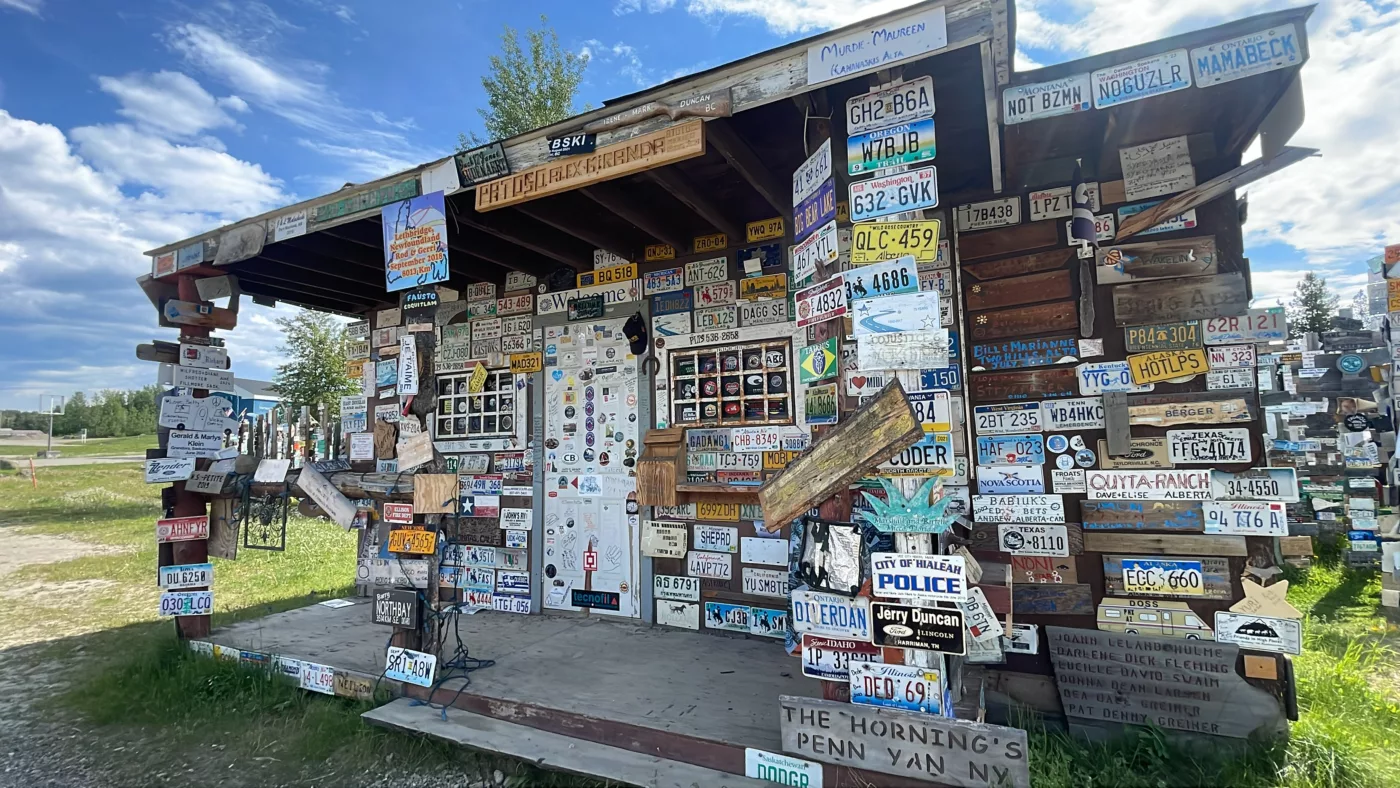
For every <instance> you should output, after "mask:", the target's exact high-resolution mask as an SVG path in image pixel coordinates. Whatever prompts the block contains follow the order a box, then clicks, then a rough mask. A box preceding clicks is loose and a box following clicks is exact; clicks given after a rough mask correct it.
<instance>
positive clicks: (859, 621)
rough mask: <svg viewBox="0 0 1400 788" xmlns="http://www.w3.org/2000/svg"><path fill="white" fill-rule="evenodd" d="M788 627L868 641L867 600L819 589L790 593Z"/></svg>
mask: <svg viewBox="0 0 1400 788" xmlns="http://www.w3.org/2000/svg"><path fill="white" fill-rule="evenodd" d="M792 630H793V631H794V632H796V633H798V634H799V635H800V634H802V633H804V632H810V633H812V634H814V635H828V636H831V637H838V638H855V639H856V640H864V641H869V640H870V599H869V598H868V597H855V598H854V599H852V598H848V597H844V596H840V595H838V594H827V593H823V592H821V591H809V590H807V589H797V590H794V591H793V592H792Z"/></svg>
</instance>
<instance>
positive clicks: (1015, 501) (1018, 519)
mask: <svg viewBox="0 0 1400 788" xmlns="http://www.w3.org/2000/svg"><path fill="white" fill-rule="evenodd" d="M972 517H973V520H974V521H975V522H979V523H1063V522H1064V521H1065V501H1064V496H1063V495H974V496H972Z"/></svg>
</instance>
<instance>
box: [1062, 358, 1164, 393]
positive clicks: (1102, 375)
mask: <svg viewBox="0 0 1400 788" xmlns="http://www.w3.org/2000/svg"><path fill="white" fill-rule="evenodd" d="M1074 369H1075V372H1076V373H1077V374H1078V376H1079V393H1080V394H1104V393H1107V392H1111V391H1124V392H1127V393H1129V394H1141V393H1143V392H1147V391H1151V390H1152V388H1153V384H1151V383H1145V384H1143V385H1138V384H1136V383H1134V382H1133V373H1132V372H1131V371H1130V370H1129V369H1128V362H1126V361H1096V362H1092V363H1089V364H1080V365H1079V366H1077V367H1075V368H1074Z"/></svg>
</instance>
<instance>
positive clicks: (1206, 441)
mask: <svg viewBox="0 0 1400 788" xmlns="http://www.w3.org/2000/svg"><path fill="white" fill-rule="evenodd" d="M1167 455H1168V457H1169V458H1170V459H1171V461H1172V462H1174V463H1198V462H1206V463H1212V464H1214V463H1235V462H1249V461H1250V460H1252V459H1253V453H1252V451H1251V448H1250V437H1249V430H1247V429H1244V428H1239V429H1207V430H1167Z"/></svg>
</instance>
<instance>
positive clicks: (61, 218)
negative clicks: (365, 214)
mask: <svg viewBox="0 0 1400 788" xmlns="http://www.w3.org/2000/svg"><path fill="white" fill-rule="evenodd" d="M0 184H3V187H2V188H0V238H3V239H5V240H4V242H3V243H0V336H3V337H5V342H6V353H5V363H4V366H5V371H6V379H5V383H4V386H3V387H0V407H23V408H32V407H34V403H35V402H36V401H37V400H36V395H37V394H39V393H71V392H72V391H74V390H78V389H82V390H89V391H90V390H95V389H101V388H128V387H135V386H143V385H148V384H150V383H151V382H153V381H154V379H155V367H154V365H151V364H144V363H136V362H134V361H133V358H134V353H135V346H136V345H137V344H138V343H140V342H148V341H150V340H151V339H152V338H155V337H160V338H164V339H172V338H173V333H172V332H171V331H170V330H169V329H160V328H158V327H157V325H156V315H155V310H154V309H153V308H152V307H151V306H150V304H149V302H148V301H147V300H146V299H145V297H144V296H143V295H142V294H141V292H140V290H139V289H138V288H137V286H136V284H135V281H134V280H135V278H136V277H137V276H139V275H141V274H143V273H147V272H149V271H150V258H148V257H146V256H145V254H144V253H143V252H144V250H146V249H150V248H154V247H156V246H160V245H162V244H165V243H169V242H170V241H172V240H175V239H179V238H187V237H189V236H191V235H194V234H196V233H198V232H201V231H203V230H206V229H208V228H210V227H214V226H218V225H220V224H224V223H227V222H230V221H233V220H236V219H240V218H244V217H245V216H247V215H249V214H253V213H258V212H261V211H264V210H267V209H269V208H271V207H273V206H275V205H279V204H285V203H287V202H290V201H292V200H293V199H294V196H293V195H289V194H287V193H285V192H283V191H282V190H281V187H280V183H279V182H278V181H277V180H276V179H275V178H272V177H271V176H270V175H268V174H267V173H266V172H265V171H263V170H262V169H261V168H260V167H258V166H257V165H254V164H250V163H248V162H243V161H240V160H238V159H235V158H234V157H232V156H229V155H228V154H227V153H223V152H221V151H216V150H210V149H206V148H201V147H198V146H194V145H175V144H172V143H170V142H169V141H167V140H165V139H162V138H161V137H159V136H156V135H153V134H148V133H146V132H143V131H141V130H139V129H137V128H136V127H134V126H131V125H129V124H116V125H110V126H87V127H83V128H80V129H75V130H73V132H72V136H71V138H70V137H69V136H67V135H65V134H64V133H63V132H62V131H60V130H59V129H57V128H55V127H54V126H51V125H48V124H43V123H36V122H34V121H30V120H26V119H23V118H16V117H14V116H12V115H10V114H9V113H8V112H7V111H5V110H0ZM260 310H261V308H260V307H256V306H253V305H252V304H249V303H246V302H245V303H244V305H243V311H242V313H241V314H240V320H241V321H242V322H243V323H244V324H245V325H247V326H249V327H251V328H252V329H253V330H252V331H250V332H245V331H244V329H238V330H235V331H233V332H230V333H229V345H230V348H231V349H235V350H234V352H235V359H236V360H239V361H241V359H239V357H238V355H237V350H236V348H238V347H239V345H240V342H241V341H242V337H243V336H244V334H245V333H249V334H252V336H253V341H254V342H255V343H256V345H257V348H258V350H257V351H256V352H252V353H248V354H244V355H245V356H247V357H248V358H249V363H239V364H238V365H237V366H235V370H236V371H237V372H238V373H239V375H240V376H245V377H255V378H261V377H266V376H267V375H270V374H271V371H272V369H271V367H272V365H271V364H270V363H269V360H268V359H267V357H266V354H268V353H271V352H272V348H273V347H275V345H276V342H275V341H271V343H270V344H269V340H268V339H267V337H266V336H265V332H261V333H260V332H259V330H258V329H259V322H258V320H257V318H256V315H257V314H258V313H259V311H260Z"/></svg>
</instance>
